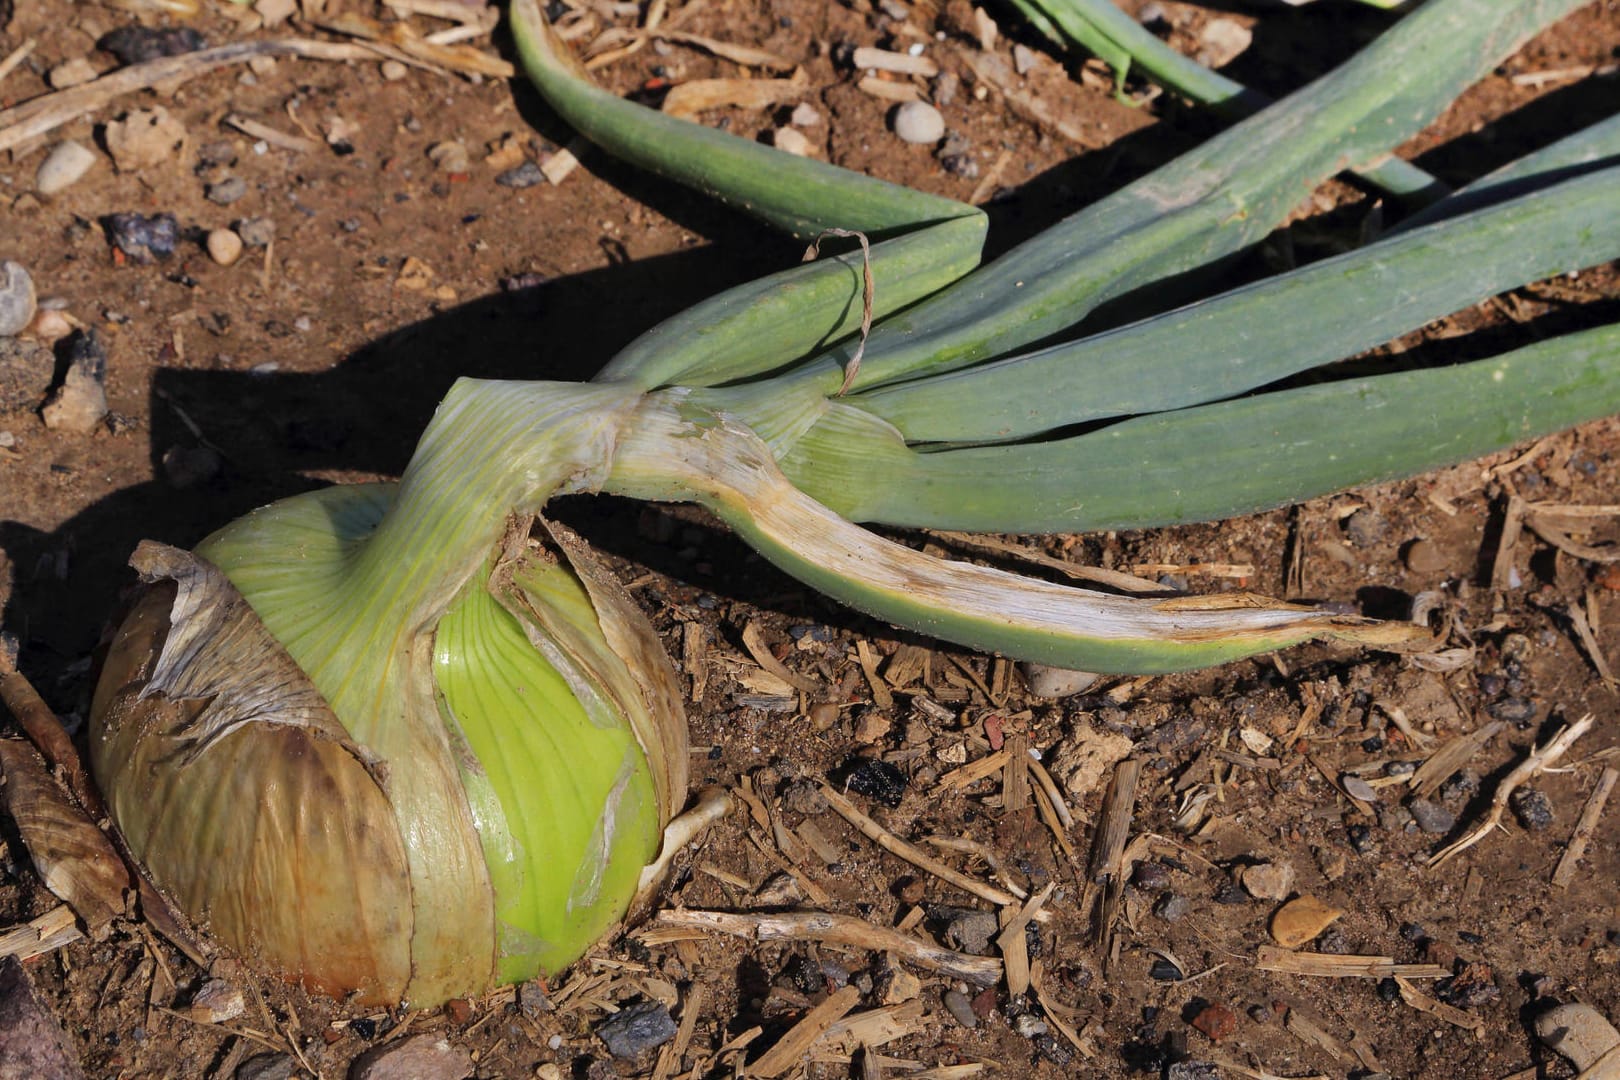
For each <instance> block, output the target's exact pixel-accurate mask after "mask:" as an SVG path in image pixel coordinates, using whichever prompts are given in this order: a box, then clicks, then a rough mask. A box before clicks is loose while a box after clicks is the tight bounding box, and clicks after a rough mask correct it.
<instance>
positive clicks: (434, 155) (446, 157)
mask: <svg viewBox="0 0 1620 1080" xmlns="http://www.w3.org/2000/svg"><path fill="white" fill-rule="evenodd" d="M427 153H428V157H429V158H430V159H431V160H432V161H433V163H434V164H435V165H437V166H438V167H439V170H440V171H441V172H447V173H464V172H466V171H467V170H469V169H471V168H472V159H471V158H469V157H468V156H467V148H466V147H465V146H463V145H462V144H461V143H459V142H456V141H454V140H451V141H448V142H442V143H434V144H433V145H432V146H430V147H428V152H427Z"/></svg>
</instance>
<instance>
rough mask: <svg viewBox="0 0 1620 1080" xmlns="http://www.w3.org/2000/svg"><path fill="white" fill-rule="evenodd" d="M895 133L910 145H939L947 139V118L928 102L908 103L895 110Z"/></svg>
mask: <svg viewBox="0 0 1620 1080" xmlns="http://www.w3.org/2000/svg"><path fill="white" fill-rule="evenodd" d="M894 133H895V134H896V135H898V136H900V138H901V139H903V140H904V141H906V142H908V143H917V144H919V145H928V144H930V143H937V142H939V140H941V139H943V138H944V137H945V118H944V117H943V116H941V115H940V113H939V110H938V109H936V108H934V107H933V106H932V105H930V104H928V102H926V101H908V102H906V103H905V104H904V105H901V106H900V107H899V108H897V109H895V110H894Z"/></svg>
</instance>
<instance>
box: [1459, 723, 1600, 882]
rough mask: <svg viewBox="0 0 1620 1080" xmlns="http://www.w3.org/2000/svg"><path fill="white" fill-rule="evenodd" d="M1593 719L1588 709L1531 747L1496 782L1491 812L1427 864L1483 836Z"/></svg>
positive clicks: (1463, 849)
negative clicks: (1520, 791)
mask: <svg viewBox="0 0 1620 1080" xmlns="http://www.w3.org/2000/svg"><path fill="white" fill-rule="evenodd" d="M1594 719H1595V718H1594V717H1593V715H1592V714H1591V713H1587V714H1586V715H1585V716H1583V717H1581V718H1580V719H1579V720H1577V721H1575V722H1574V723H1573V724H1569V725H1566V726H1565V727H1564V729H1563V730H1562V731H1560V732H1559V733H1558V734H1557V735H1555V736H1553V738H1552V740H1551V741H1550V742H1548V743H1547V745H1546V746H1544V747H1541V748H1540V749H1539V750H1531V752H1530V754H1529V755H1528V756H1527V757H1526V758H1525V759H1524V760H1523V761H1521V762H1520V763H1519V764H1518V766H1517V767H1516V768H1514V770H1513V771H1512V772H1510V773H1508V774H1507V775H1506V776H1505V777H1503V778H1502V782H1501V783H1500V784H1498V785H1496V792H1495V794H1493V795H1492V796H1491V812H1490V814H1489V815H1487V816H1486V818H1485V820H1484V821H1483V822H1481V823H1480V824H1479V825H1478V826H1477V827H1476V828H1475V829H1474V830H1473V831H1472V832H1470V833H1469V834H1468V835H1467V836H1464V837H1463V838H1462V839H1460V840H1458V841H1457V842H1456V843H1454V844H1450V845H1448V846H1447V847H1445V848H1444V849H1442V850H1441V851H1439V852H1437V853H1435V855H1434V856H1433V857H1432V858H1431V859H1429V865H1430V866H1431V867H1436V866H1443V865H1445V864H1446V863H1447V862H1449V861H1451V860H1452V859H1453V858H1455V857H1456V856H1458V855H1460V854H1462V853H1463V852H1464V851H1467V850H1468V849H1469V848H1471V847H1473V846H1474V845H1475V844H1477V843H1479V842H1480V841H1481V840H1483V839H1484V838H1485V837H1486V835H1487V834H1489V833H1490V831H1491V830H1492V829H1494V828H1495V827H1496V825H1497V822H1499V821H1501V820H1502V813H1503V811H1505V810H1506V809H1507V804H1508V798H1509V797H1510V796H1511V795H1512V794H1513V792H1514V791H1515V790H1517V789H1518V787H1519V785H1521V784H1523V783H1525V782H1527V781H1528V780H1530V779H1531V778H1533V777H1535V776H1536V775H1537V774H1539V773H1540V772H1541V771H1542V770H1544V769H1546V768H1547V767H1548V766H1549V765H1552V764H1553V763H1554V762H1556V761H1557V760H1558V759H1559V758H1561V757H1563V756H1564V754H1565V753H1566V752H1567V751H1568V750H1569V748H1570V747H1571V746H1573V745H1574V744H1575V740H1576V739H1579V738H1580V737H1581V736H1582V735H1585V734H1586V733H1587V732H1588V731H1590V730H1591V729H1592V724H1593V721H1594Z"/></svg>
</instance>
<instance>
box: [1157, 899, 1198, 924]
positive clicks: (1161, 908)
mask: <svg viewBox="0 0 1620 1080" xmlns="http://www.w3.org/2000/svg"><path fill="white" fill-rule="evenodd" d="M1191 912H1192V901H1191V900H1188V899H1187V898H1186V897H1185V896H1182V895H1180V894H1178V893H1171V894H1170V895H1169V896H1165V897H1161V898H1160V900H1159V902H1158V903H1157V904H1155V905H1153V913H1154V914H1155V915H1157V916H1158V917H1159V918H1161V919H1163V920H1164V921H1165V922H1180V921H1181V920H1182V919H1185V918H1186V917H1187V916H1188V915H1189V914H1190V913H1191Z"/></svg>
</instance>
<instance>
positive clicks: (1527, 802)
mask: <svg viewBox="0 0 1620 1080" xmlns="http://www.w3.org/2000/svg"><path fill="white" fill-rule="evenodd" d="M1508 802H1509V804H1510V805H1511V806H1512V807H1513V816H1514V817H1517V818H1518V819H1519V824H1520V825H1523V826H1524V827H1525V828H1526V829H1529V830H1530V831H1531V832H1539V831H1540V830H1542V829H1545V828H1546V827H1547V826H1549V825H1551V824H1552V823H1553V817H1554V814H1553V805H1552V800H1551V799H1549V798H1547V794H1546V792H1544V791H1542V790H1541V789H1540V788H1520V789H1519V790H1517V791H1515V792H1514V793H1513V795H1512V797H1511V798H1509V800H1508Z"/></svg>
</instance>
